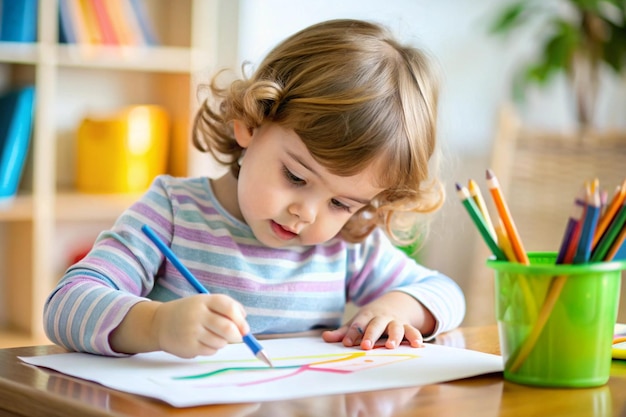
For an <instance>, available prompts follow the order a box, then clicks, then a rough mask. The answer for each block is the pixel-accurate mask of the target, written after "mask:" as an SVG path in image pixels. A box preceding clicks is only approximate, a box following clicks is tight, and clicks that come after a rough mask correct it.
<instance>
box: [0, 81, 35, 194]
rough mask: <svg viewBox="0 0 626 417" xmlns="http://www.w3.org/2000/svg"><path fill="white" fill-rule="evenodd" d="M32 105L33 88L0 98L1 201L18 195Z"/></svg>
mask: <svg viewBox="0 0 626 417" xmlns="http://www.w3.org/2000/svg"><path fill="white" fill-rule="evenodd" d="M34 102H35V88H34V87H33V86H28V87H23V88H21V89H17V90H14V91H11V92H8V93H6V94H4V95H2V96H0V201H2V200H7V199H12V198H13V197H15V195H16V194H17V187H18V185H19V183H20V179H21V178H22V171H23V169H24V163H25V162H26V155H27V153H28V148H29V145H30V137H31V133H32V126H33V113H34Z"/></svg>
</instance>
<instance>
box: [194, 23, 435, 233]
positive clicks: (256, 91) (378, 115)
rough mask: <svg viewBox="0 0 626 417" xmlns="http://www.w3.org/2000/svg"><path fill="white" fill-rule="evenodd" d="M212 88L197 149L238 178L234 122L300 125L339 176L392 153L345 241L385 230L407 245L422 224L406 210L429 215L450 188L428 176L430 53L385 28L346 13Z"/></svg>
mask: <svg viewBox="0 0 626 417" xmlns="http://www.w3.org/2000/svg"><path fill="white" fill-rule="evenodd" d="M244 72H245V71H244ZM209 88H210V91H211V93H212V94H213V98H214V99H215V104H214V105H211V104H210V102H209V101H208V100H205V101H204V103H203V105H202V107H201V109H200V110H199V112H198V114H197V115H196V118H195V121H194V127H193V141H194V145H195V146H196V147H197V148H198V149H200V150H201V151H204V152H210V153H211V154H212V155H213V156H214V157H215V158H216V159H217V160H218V161H219V162H220V163H222V164H224V165H227V166H230V168H231V170H232V171H233V173H234V174H235V176H237V175H238V173H239V166H238V164H237V160H238V158H239V157H240V155H241V153H242V151H243V149H242V148H241V147H240V146H239V145H238V144H237V142H236V140H235V138H234V134H233V123H232V122H233V121H234V120H241V121H242V122H243V123H245V124H246V125H247V126H248V128H249V129H254V128H256V127H258V126H260V125H261V124H262V123H263V122H266V121H271V122H274V123H278V124H280V125H281V126H283V127H285V128H291V129H293V130H294V131H295V133H296V134H297V135H298V136H299V137H300V138H301V139H302V141H303V142H304V144H305V145H306V147H307V149H308V150H309V152H310V153H311V155H312V156H313V157H314V158H315V159H316V161H317V162H319V163H320V164H321V165H322V166H324V167H325V168H326V169H328V170H329V171H330V172H331V173H333V174H335V175H340V176H351V175H355V174H357V173H359V172H361V171H362V170H363V169H364V168H365V167H367V166H368V165H369V164H371V163H373V162H374V161H377V160H379V158H381V157H383V158H385V160H386V161H387V163H386V164H385V165H384V170H383V172H381V176H380V178H379V182H380V184H379V185H380V186H381V188H384V191H383V192H382V193H380V194H379V195H378V196H377V197H376V198H375V199H374V200H373V201H372V203H371V204H369V205H368V206H366V207H364V208H362V209H361V210H359V211H358V212H357V213H355V214H354V215H353V216H352V217H351V218H350V220H349V221H348V222H347V223H346V225H345V226H344V227H343V229H342V230H341V233H340V234H341V236H342V238H344V239H345V240H347V241H350V242H358V241H361V240H363V239H364V238H365V237H366V236H367V235H369V233H370V232H371V231H372V230H373V229H374V228H375V227H377V226H381V227H382V228H383V229H384V230H385V232H386V233H387V234H388V235H389V237H390V238H391V239H392V240H393V241H394V242H396V243H399V244H408V243H410V242H411V241H412V240H413V239H414V238H415V237H414V235H415V233H414V232H415V230H416V226H415V224H416V222H415V221H413V220H410V219H412V216H408V217H407V215H406V214H411V213H418V214H420V213H430V212H433V211H435V210H436V209H438V208H439V207H440V206H441V205H442V203H443V200H444V192H443V187H442V186H441V183H440V182H439V180H438V179H437V178H434V177H431V176H430V174H429V170H430V168H429V161H430V159H431V156H432V155H433V152H434V151H435V139H436V121H437V95H438V83H437V80H436V79H435V77H434V74H433V72H432V70H431V68H430V65H429V62H428V60H427V58H426V56H425V55H424V53H422V52H421V51H420V50H418V49H417V48H414V47H411V46H408V45H402V44H400V43H399V42H398V41H396V40H395V39H394V38H393V37H392V35H391V34H390V32H389V31H388V30H387V29H385V28H384V27H382V26H380V25H377V24H374V23H370V22H365V21H359V20H349V19H342V20H331V21H326V22H322V23H318V24H315V25H313V26H310V27H308V28H306V29H303V30H301V31H300V32H298V33H296V34H294V35H292V36H291V37H289V38H287V39H286V40H285V41H283V42H282V43H280V44H279V45H278V46H276V47H275V48H274V49H273V50H272V51H271V52H270V53H269V54H268V55H267V57H266V58H265V59H264V60H263V61H262V62H261V64H260V65H259V67H258V68H257V70H256V71H255V72H254V73H253V74H252V75H251V76H249V77H246V76H244V77H243V78H242V79H237V80H235V81H233V82H232V83H230V85H229V86H228V87H226V88H222V87H220V86H218V82H217V76H216V77H215V78H213V80H212V82H211V84H210V85H209ZM407 219H409V221H407ZM398 220H400V221H398Z"/></svg>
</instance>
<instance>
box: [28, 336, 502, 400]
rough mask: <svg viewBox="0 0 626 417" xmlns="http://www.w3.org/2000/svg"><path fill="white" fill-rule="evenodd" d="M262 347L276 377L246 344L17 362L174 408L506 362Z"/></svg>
mask: <svg viewBox="0 0 626 417" xmlns="http://www.w3.org/2000/svg"><path fill="white" fill-rule="evenodd" d="M262 344H263V347H264V350H265V352H266V353H267V355H268V356H269V357H270V358H271V360H272V362H273V365H274V368H273V369H272V368H269V367H267V366H266V365H265V364H264V363H263V362H261V361H259V360H258V359H256V358H255V357H254V356H252V353H251V352H250V350H248V348H247V347H246V346H245V345H243V344H235V345H229V346H227V347H226V348H224V349H222V350H220V351H219V352H218V353H217V354H215V355H213V356H202V357H197V358H194V359H181V358H178V357H176V356H173V355H170V354H167V353H165V352H152V353H142V354H137V355H134V356H130V357H124V358H112V357H104V356H97V355H91V354H86V353H62V354H57V355H47V356H33V357H20V359H21V360H22V361H24V362H26V363H29V364H32V365H37V366H41V367H46V368H51V369H54V370H56V371H59V372H62V373H64V374H68V375H72V376H75V377H78V378H82V379H86V380H90V381H95V382H98V383H100V384H102V385H105V386H107V387H109V388H113V389H117V390H120V391H125V392H129V393H133V394H139V395H144V396H147V397H152V398H157V399H160V400H163V401H165V402H167V403H169V404H171V405H173V406H175V407H189V406H197V405H205V404H225V403H245V402H263V401H274V400H284V399H293V398H302V397H310V396H319V395H331V394H347V393H353V392H364V391H373V390H381V389H389V388H402V387H411V386H420V385H426V384H433V383H439V382H445V381H451V380H455V379H461V378H467V377H471V376H475V375H480V374H486V373H492V372H500V371H502V369H503V365H502V357H501V356H497V355H491V354H487V353H482V352H477V351H472V350H467V349H458V348H453V347H448V346H442V345H433V344H426V347H425V348H419V349H415V348H411V347H409V346H400V347H399V348H397V349H393V350H389V349H385V348H384V347H382V348H375V349H373V350H370V351H364V350H361V349H359V348H346V347H344V346H343V345H341V344H339V343H333V344H329V343H325V342H324V341H323V340H321V338H319V337H300V338H289V339H275V340H265V341H263V342H262Z"/></svg>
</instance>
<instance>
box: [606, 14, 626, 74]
mask: <svg viewBox="0 0 626 417" xmlns="http://www.w3.org/2000/svg"><path fill="white" fill-rule="evenodd" d="M610 32H611V36H610V38H609V39H608V40H607V41H606V43H605V44H604V50H603V60H604V62H606V63H607V64H608V66H609V67H610V68H611V69H613V71H615V72H616V73H617V74H621V73H622V72H623V71H624V67H625V66H626V28H624V27H619V26H615V25H611V26H610Z"/></svg>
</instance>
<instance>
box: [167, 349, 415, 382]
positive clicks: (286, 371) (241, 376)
mask: <svg viewBox="0 0 626 417" xmlns="http://www.w3.org/2000/svg"><path fill="white" fill-rule="evenodd" d="M419 357H420V356H419V355H414V354H404V353H388V354H381V353H373V352H369V353H368V352H355V353H348V354H346V353H341V354H324V355H312V356H292V357H284V358H273V359H272V360H273V362H274V363H275V364H276V363H277V362H280V361H294V360H297V361H301V360H309V359H322V360H317V361H314V362H310V363H304V364H302V363H299V364H293V365H282V366H281V365H278V366H275V367H274V368H266V367H258V366H257V367H252V366H231V367H226V368H220V369H214V370H211V371H208V372H203V373H199V374H192V375H184V376H174V377H170V381H172V382H178V383H183V382H185V381H186V382H188V383H192V382H194V381H195V382H196V383H192V384H191V385H192V386H194V387H202V388H219V387H227V386H231V387H232V386H237V387H243V386H250V385H258V384H265V383H269V382H274V381H277V380H281V379H285V378H292V377H294V376H297V375H299V374H302V373H304V372H307V371H315V372H327V373H336V374H349V373H353V372H358V371H362V370H365V369H370V368H374V367H380V366H385V365H390V364H394V363H398V362H402V361H407V360H413V359H417V358H419ZM233 362H236V361H233ZM240 362H244V361H240ZM245 362H247V360H246V361H245ZM217 376H220V378H216V377H217ZM161 382H165V383H166V381H161Z"/></svg>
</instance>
